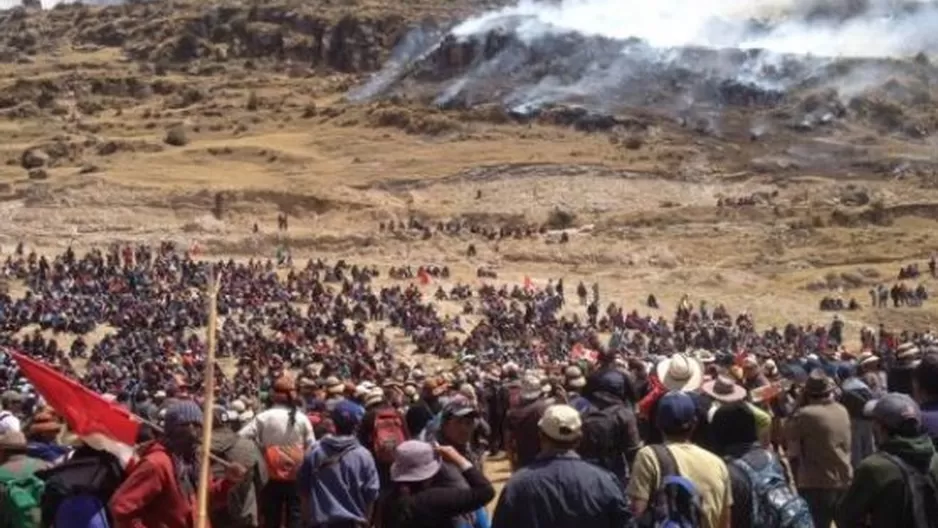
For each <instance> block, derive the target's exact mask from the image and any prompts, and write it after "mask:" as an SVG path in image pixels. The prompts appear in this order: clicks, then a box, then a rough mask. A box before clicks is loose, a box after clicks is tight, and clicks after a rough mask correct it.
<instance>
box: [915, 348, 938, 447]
mask: <svg viewBox="0 0 938 528" xmlns="http://www.w3.org/2000/svg"><path fill="white" fill-rule="evenodd" d="M912 394H913V396H914V397H915V400H916V401H917V402H918V404H919V406H920V407H921V410H922V426H923V427H924V428H925V431H926V432H927V433H928V435H929V436H930V437H931V438H932V440H933V441H935V442H936V445H938V353H929V354H925V355H924V356H923V357H922V361H921V362H920V363H919V364H918V365H917V366H916V367H915V371H914V373H913V376H912Z"/></svg>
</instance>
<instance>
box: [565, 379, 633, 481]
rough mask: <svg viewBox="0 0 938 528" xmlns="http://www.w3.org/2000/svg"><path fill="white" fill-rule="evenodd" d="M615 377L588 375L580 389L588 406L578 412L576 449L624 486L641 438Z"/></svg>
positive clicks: (629, 407)
mask: <svg viewBox="0 0 938 528" xmlns="http://www.w3.org/2000/svg"><path fill="white" fill-rule="evenodd" d="M619 380H620V378H619V377H616V376H600V377H591V378H590V379H589V382H588V383H587V385H586V389H585V390H584V391H583V392H584V395H585V397H586V400H587V401H588V402H589V407H588V409H587V410H586V411H585V412H583V413H582V414H581V419H582V422H583V426H582V429H583V434H582V438H581V439H580V443H579V446H578V447H577V450H576V451H577V453H578V454H579V455H580V456H581V457H582V458H583V460H586V461H587V462H592V463H594V464H596V465H598V466H600V467H602V468H605V469H607V470H609V471H611V472H612V474H613V475H615V476H616V477H617V478H618V479H619V482H621V483H622V485H623V486H625V485H627V483H628V479H629V467H630V466H631V464H632V462H633V461H634V460H635V454H636V453H637V452H638V450H639V448H640V447H641V446H642V439H641V436H639V433H638V421H637V419H636V418H635V413H633V412H632V408H631V406H630V405H627V404H626V403H625V402H624V401H622V399H621V398H620V397H619V396H617V395H620V394H622V393H623V392H624V389H623V387H622V386H621V385H620V381H619Z"/></svg>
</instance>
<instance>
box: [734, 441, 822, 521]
mask: <svg viewBox="0 0 938 528" xmlns="http://www.w3.org/2000/svg"><path fill="white" fill-rule="evenodd" d="M763 452H764V453H765V454H766V456H768V457H769V463H768V464H766V465H765V467H763V468H762V469H758V470H757V469H756V468H755V466H754V465H753V464H751V463H749V461H748V460H746V457H745V456H744V457H742V458H737V459H733V460H729V461H728V463H729V464H732V465H733V466H734V467H737V468H739V469H740V470H742V471H743V473H745V475H746V478H747V479H748V480H749V488H750V490H751V494H752V525H753V526H760V527H764V528H814V520H813V518H812V517H811V510H810V509H809V508H808V503H807V502H806V501H805V500H804V498H802V497H801V496H800V495H798V494H797V493H795V492H794V491H793V490H792V489H791V486H789V485H788V481H787V480H785V474H784V473H783V472H782V468H781V465H780V464H779V462H778V460H776V458H775V457H774V456H773V455H772V454H771V453H769V452H768V451H764V450H763Z"/></svg>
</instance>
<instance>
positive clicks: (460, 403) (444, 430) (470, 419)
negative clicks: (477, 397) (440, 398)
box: [419, 395, 485, 486]
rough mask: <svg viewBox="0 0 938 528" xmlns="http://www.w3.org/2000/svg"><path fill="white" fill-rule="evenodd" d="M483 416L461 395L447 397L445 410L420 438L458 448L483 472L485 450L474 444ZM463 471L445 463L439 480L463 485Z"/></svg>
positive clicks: (447, 483) (444, 405) (453, 484)
mask: <svg viewBox="0 0 938 528" xmlns="http://www.w3.org/2000/svg"><path fill="white" fill-rule="evenodd" d="M480 420H481V415H480V413H479V410H478V408H477V407H476V406H474V405H473V404H472V402H470V401H469V400H468V399H467V398H465V397H464V396H461V395H457V396H453V397H452V398H448V399H447V400H446V403H444V404H443V410H442V411H440V414H439V416H438V417H436V418H434V419H433V421H431V422H430V423H429V424H428V425H427V427H426V429H424V431H423V433H421V434H420V437H419V439H420V440H423V441H424V442H430V443H431V444H439V445H449V446H453V447H454V448H456V450H457V451H459V453H460V454H461V455H462V456H464V457H466V459H467V460H469V461H470V462H472V464H473V465H474V466H475V467H476V468H478V469H479V470H480V471H482V472H484V471H485V469H484V467H483V465H482V453H483V452H484V449H477V446H476V445H474V443H473V440H475V439H476V438H477V437H476V432H477V430H478V427H479V421H480ZM460 473H461V471H459V469H458V468H456V467H455V466H450V465H448V464H444V466H443V471H441V472H440V482H441V483H444V482H445V483H446V485H451V486H462V485H464V481H463V478H462V476H461V475H460Z"/></svg>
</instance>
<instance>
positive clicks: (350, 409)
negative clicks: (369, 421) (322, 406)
mask: <svg viewBox="0 0 938 528" xmlns="http://www.w3.org/2000/svg"><path fill="white" fill-rule="evenodd" d="M360 410H361V408H360V407H359V406H358V405H355V404H354V403H352V402H350V401H349V400H342V401H340V402H339V403H337V404H336V405H335V408H333V409H332V413H331V415H330V417H331V418H332V423H334V424H335V426H336V428H337V429H339V430H341V431H350V430H353V429H355V428H356V427H358V426H359V425H360V424H361V421H362V415H361V413H360Z"/></svg>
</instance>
